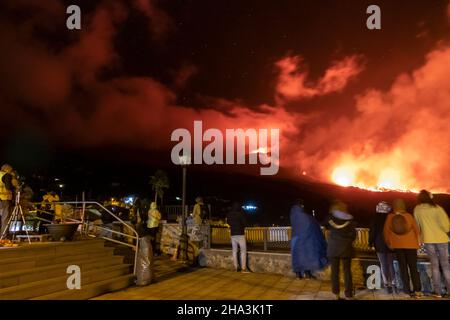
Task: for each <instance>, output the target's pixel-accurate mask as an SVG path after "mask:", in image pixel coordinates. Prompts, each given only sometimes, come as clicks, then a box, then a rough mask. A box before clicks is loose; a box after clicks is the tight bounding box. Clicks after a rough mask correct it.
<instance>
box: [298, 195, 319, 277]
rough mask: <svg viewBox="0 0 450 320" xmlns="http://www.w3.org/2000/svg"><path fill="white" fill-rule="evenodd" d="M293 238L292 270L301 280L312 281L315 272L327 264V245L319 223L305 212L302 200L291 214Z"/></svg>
mask: <svg viewBox="0 0 450 320" xmlns="http://www.w3.org/2000/svg"><path fill="white" fill-rule="evenodd" d="M290 220H291V228H292V237H291V257H292V269H293V271H294V272H295V273H296V274H297V276H298V277H299V278H303V277H305V278H306V279H311V278H312V277H313V272H314V271H317V270H320V269H323V268H324V267H325V266H326V265H327V263H328V259H327V244H326V241H325V237H324V236H323V233H322V230H321V228H320V225H319V223H318V222H317V221H316V220H315V219H314V217H312V216H311V215H309V214H308V213H306V212H305V209H304V204H303V201H302V200H297V201H296V204H294V205H293V206H292V208H291V213H290Z"/></svg>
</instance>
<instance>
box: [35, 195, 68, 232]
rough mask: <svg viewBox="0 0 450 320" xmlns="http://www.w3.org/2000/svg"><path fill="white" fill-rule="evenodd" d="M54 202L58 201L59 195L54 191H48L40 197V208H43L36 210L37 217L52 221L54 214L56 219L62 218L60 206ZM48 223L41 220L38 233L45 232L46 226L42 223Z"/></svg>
mask: <svg viewBox="0 0 450 320" xmlns="http://www.w3.org/2000/svg"><path fill="white" fill-rule="evenodd" d="M55 202H59V196H58V195H57V194H56V192H54V191H49V192H47V194H45V195H44V196H43V197H42V203H41V209H42V210H44V211H42V212H38V217H39V218H42V219H45V220H48V221H53V219H54V218H55V216H56V217H57V219H61V218H62V206H61V205H59V204H56V203H55ZM45 223H48V222H45V221H41V222H40V224H39V233H40V234H43V233H45V232H46V228H45V227H44V226H43V224H45Z"/></svg>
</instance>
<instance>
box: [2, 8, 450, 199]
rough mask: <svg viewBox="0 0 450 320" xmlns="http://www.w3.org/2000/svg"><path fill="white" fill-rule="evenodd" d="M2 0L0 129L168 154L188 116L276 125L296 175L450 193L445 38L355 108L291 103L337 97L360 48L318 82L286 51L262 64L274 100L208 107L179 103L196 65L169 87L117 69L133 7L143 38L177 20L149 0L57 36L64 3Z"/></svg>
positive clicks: (357, 69) (361, 61) (217, 124)
mask: <svg viewBox="0 0 450 320" xmlns="http://www.w3.org/2000/svg"><path fill="white" fill-rule="evenodd" d="M130 3H131V4H130ZM0 9H1V10H0V11H1V12H3V13H2V14H1V15H0V39H1V41H2V44H3V45H2V48H3V49H2V50H1V51H0V74H1V78H0V106H1V108H2V111H3V112H2V114H3V115H7V117H5V116H2V117H1V123H0V124H1V125H2V126H3V127H4V128H11V129H14V128H16V127H15V126H16V124H17V123H19V124H20V125H22V126H24V127H25V126H26V127H35V128H40V129H41V130H45V131H46V132H47V133H48V134H49V135H50V136H53V137H56V138H55V139H56V140H58V141H59V143H64V144H68V143H71V144H72V145H78V146H100V145H105V144H115V145H135V146H144V147H146V148H149V149H162V150H167V152H168V153H169V152H170V148H171V147H172V145H173V143H172V142H171V141H170V133H171V132H172V130H174V129H176V128H188V129H191V128H192V125H193V121H194V120H202V121H203V125H204V127H205V128H218V129H222V130H225V129H226V128H243V129H247V128H254V129H259V128H267V129H270V128H279V129H280V132H281V135H282V137H281V142H280V152H281V160H280V164H281V167H283V168H285V169H287V170H290V172H291V174H292V175H293V176H300V175H301V174H302V173H303V174H306V175H307V176H309V177H311V178H314V179H318V180H321V181H327V182H334V183H338V184H341V185H354V186H360V187H364V188H387V189H403V190H407V189H409V190H412V189H413V190H417V189H419V188H429V189H432V190H435V191H446V192H450V186H449V184H448V178H449V176H450V159H449V157H450V156H449V155H450V150H449V149H450V143H449V141H450V126H449V123H450V81H448V80H449V76H448V75H449V74H450V46H449V45H448V44H447V43H444V42H442V43H441V44H439V45H437V46H436V47H435V49H434V50H432V51H431V52H429V53H428V55H427V56H426V59H425V62H424V63H423V65H422V66H421V67H419V68H418V69H416V70H415V71H414V72H410V73H404V74H399V75H398V76H397V78H396V79H395V81H394V82H393V83H392V85H391V86H390V87H389V88H388V89H387V90H383V91H382V90H377V89H370V88H369V89H366V90H364V91H362V92H359V93H358V94H357V95H355V96H354V101H355V104H354V106H352V110H351V112H348V110H349V109H345V111H343V112H341V113H339V112H336V110H335V111H334V112H333V113H332V114H333V116H329V115H328V113H329V110H330V108H332V106H329V105H324V106H317V107H316V108H317V110H315V112H303V111H302V109H301V108H299V109H298V110H293V109H292V108H288V107H287V104H289V103H291V102H292V101H302V102H303V103H307V102H308V101H313V100H314V99H318V98H320V97H325V96H331V95H339V94H345V92H346V88H347V86H348V85H349V83H352V82H354V81H357V79H358V77H359V76H360V75H361V74H362V73H364V71H365V58H364V57H363V56H361V55H360V54H356V53H355V54H352V53H350V54H348V55H347V56H342V57H341V58H340V59H330V62H329V64H328V67H327V69H326V70H324V71H323V72H322V74H321V75H320V76H319V77H316V78H315V79H314V78H312V77H311V76H310V74H309V72H308V70H307V67H308V61H305V60H304V58H303V57H302V56H301V54H293V53H287V54H286V55H285V56H280V57H279V59H278V61H276V62H275V63H274V64H272V65H270V64H268V65H267V68H271V69H272V70H274V71H275V72H276V79H272V80H275V85H274V87H273V96H274V101H275V103H269V102H268V103H264V104H261V105H259V106H257V107H255V106H248V105H245V103H242V102H239V101H231V100H228V99H224V98H220V97H216V98H212V99H211V98H210V99H209V101H210V103H211V105H210V107H209V108H207V109H198V108H194V107H193V106H189V105H180V104H179V103H177V97H178V94H179V93H178V91H177V90H178V89H179V88H182V87H184V85H185V84H186V83H187V82H188V81H190V79H191V78H193V77H195V75H196V74H197V73H198V72H201V70H200V69H198V68H197V67H196V66H193V65H185V66H184V67H183V68H182V69H181V70H179V71H178V72H177V76H176V78H175V79H174V81H173V83H174V86H173V87H170V86H168V85H167V84H163V83H162V82H161V81H158V80H157V79H156V78H155V77H150V76H127V75H124V74H122V73H120V72H117V70H120V68H121V63H122V61H121V58H120V55H119V54H118V52H117V50H116V47H115V45H114V41H115V39H116V37H117V35H118V30H119V28H120V27H121V25H122V24H123V22H124V21H125V20H126V18H127V16H128V15H129V14H130V11H131V10H139V11H140V12H141V13H142V14H144V15H145V16H146V17H147V19H148V28H149V30H150V33H151V35H152V39H149V40H148V41H153V42H154V43H164V41H170V34H171V32H173V30H174V28H175V26H174V23H173V21H171V18H170V17H169V16H168V15H167V14H166V13H165V12H164V11H162V10H161V9H159V8H158V6H157V5H156V4H155V2H154V1H145V0H134V1H131V2H122V1H114V2H112V3H111V2H108V1H104V2H101V3H100V4H99V5H98V6H97V7H96V8H95V10H94V11H93V12H91V13H89V15H88V16H87V17H85V18H86V19H87V20H86V22H84V23H85V24H86V26H85V27H84V29H83V31H82V32H80V33H70V32H68V33H65V38H64V39H65V40H61V41H56V42H55V40H54V37H58V35H57V33H54V32H55V31H54V30H58V28H61V26H64V25H65V18H66V15H65V7H64V6H63V5H62V3H61V2H60V1H56V0H46V1H45V2H41V1H31V0H30V1H25V0H20V1H2V3H1V4H0ZM24 12H33V15H24V14H21V13H24ZM17 17H20V18H19V19H20V22H17V20H15V19H17ZM155 63H156V62H155ZM203 72H205V71H203ZM12 124H14V125H12ZM58 141H56V142H58Z"/></svg>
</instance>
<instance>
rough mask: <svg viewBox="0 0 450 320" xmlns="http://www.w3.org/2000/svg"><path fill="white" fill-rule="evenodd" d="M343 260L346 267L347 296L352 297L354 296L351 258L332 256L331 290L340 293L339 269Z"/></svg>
mask: <svg viewBox="0 0 450 320" xmlns="http://www.w3.org/2000/svg"><path fill="white" fill-rule="evenodd" d="M341 261H342V266H343V268H344V284H345V296H346V297H347V298H351V297H353V281H352V271H351V264H352V259H351V258H331V288H332V289H331V291H332V292H333V293H334V294H339V293H340V283H339V282H340V281H339V269H340V264H341Z"/></svg>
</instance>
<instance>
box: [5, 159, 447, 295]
mask: <svg viewBox="0 0 450 320" xmlns="http://www.w3.org/2000/svg"><path fill="white" fill-rule="evenodd" d="M19 190H21V191H22V192H23V195H22V198H23V201H24V202H23V203H21V204H22V205H23V206H25V207H27V203H31V198H32V197H33V192H32V190H31V189H29V188H26V187H25V188H24V186H23V185H21V183H20V182H19V177H18V174H17V172H16V171H14V169H13V168H12V166H10V165H8V164H5V165H3V166H2V167H1V168H0V216H1V229H0V230H1V235H5V234H7V233H8V231H9V230H7V227H8V221H9V219H10V216H11V213H12V208H13V206H14V204H15V201H17V199H15V195H16V194H17V193H18V191H19ZM20 201H21V202H22V200H20ZM59 201H60V198H59V197H58V195H57V194H56V193H55V192H53V191H50V192H47V194H45V195H44V196H43V200H42V203H41V205H40V213H39V215H38V217H39V218H40V219H41V220H43V221H49V222H51V221H54V220H55V219H56V220H58V219H61V210H62V207H61V205H60V204H58V202H59ZM195 201H196V204H195V205H194V208H193V211H192V213H191V214H190V217H189V218H188V219H187V220H188V221H187V223H190V224H192V225H196V226H199V225H201V224H203V223H205V222H206V221H207V220H208V218H209V212H208V207H207V206H206V205H205V204H204V202H203V199H202V198H201V197H197V198H196V199H195ZM116 202H117V201H116ZM108 205H110V206H113V207H122V206H124V207H126V208H127V210H128V213H129V216H128V219H127V220H131V223H132V224H134V225H135V226H137V229H138V230H139V234H140V236H142V237H145V236H149V238H150V242H151V247H152V248H153V254H155V255H158V254H159V250H158V249H157V237H158V232H159V229H160V222H161V212H160V211H159V210H158V206H157V203H156V202H150V203H147V202H146V201H144V200H140V199H135V201H134V203H133V204H130V205H129V208H128V207H127V206H126V205H125V203H114V201H113V200H112V201H111V202H110V203H105V206H108ZM375 211H376V214H375V216H374V218H373V221H372V223H371V225H370V229H369V230H370V231H369V245H370V246H371V247H373V248H374V249H375V252H376V255H377V258H378V260H379V263H380V267H381V268H380V269H381V275H382V282H383V287H384V288H385V290H386V291H387V292H388V293H390V294H392V293H396V294H401V295H407V296H411V297H415V298H421V297H422V296H423V293H422V285H421V280H420V275H419V272H418V268H417V263H418V255H417V251H418V249H419V248H420V247H421V245H423V247H424V248H425V251H426V253H427V256H428V258H429V260H430V263H431V270H432V282H433V290H434V292H433V293H432V295H433V296H434V297H437V298H441V297H442V296H443V294H444V292H446V294H447V295H448V294H450V267H449V251H448V243H449V241H450V240H449V231H450V230H449V228H450V227H449V217H448V215H447V213H446V212H445V210H444V209H443V208H442V207H441V206H439V205H438V204H437V203H436V202H435V201H434V199H433V195H432V194H431V193H430V192H428V191H426V190H422V191H420V193H419V194H418V198H417V205H416V206H415V207H414V210H413V213H412V214H411V213H408V212H407V209H406V205H405V202H404V200H402V199H396V200H394V201H393V202H392V203H388V202H387V201H381V202H380V203H378V204H377V206H376V208H375ZM290 221H291V230H292V233H291V257H292V269H293V271H294V272H295V274H296V275H297V277H298V278H301V279H312V278H314V277H315V276H314V274H315V273H316V272H317V271H321V270H324V269H325V268H326V267H328V266H329V267H330V269H331V276H330V277H331V287H332V289H331V290H332V292H333V294H335V296H336V298H337V299H341V289H340V283H341V281H340V269H341V265H342V269H343V275H344V277H343V278H344V296H345V298H347V299H353V297H354V294H355V290H354V286H353V281H352V280H353V279H352V259H353V258H354V256H355V252H354V248H353V242H354V240H355V238H356V235H357V234H356V223H355V221H354V217H353V216H352V215H351V214H350V213H349V209H348V206H347V205H346V204H345V203H344V202H342V201H334V202H333V203H332V205H331V206H330V210H329V215H328V216H327V218H326V219H325V221H323V223H322V224H320V223H319V222H318V221H317V220H316V219H315V217H314V216H313V215H311V214H310V213H309V212H308V211H307V210H306V209H305V204H304V201H303V200H301V199H299V200H296V201H295V203H294V204H293V206H292V207H291V211H290ZM226 222H227V224H228V225H229V226H230V229H231V245H232V257H233V265H234V268H235V270H236V271H240V272H243V273H248V272H249V269H248V267H247V247H246V239H245V227H246V226H247V221H246V217H245V214H244V213H243V211H242V207H241V205H240V203H238V202H234V203H233V204H232V207H231V209H230V210H229V212H228V214H227V217H226ZM322 227H323V228H324V229H325V230H326V232H323V231H322ZM39 232H41V233H44V232H45V230H44V229H43V227H40V228H39ZM239 252H240V257H239V255H238V253H239ZM239 258H240V259H239ZM394 260H396V261H397V263H398V270H399V275H400V277H399V279H398V278H397V276H396V272H395V268H394ZM442 279H443V280H444V281H443V283H444V285H445V290H444V288H442V287H441V283H442ZM400 288H401V290H400Z"/></svg>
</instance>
